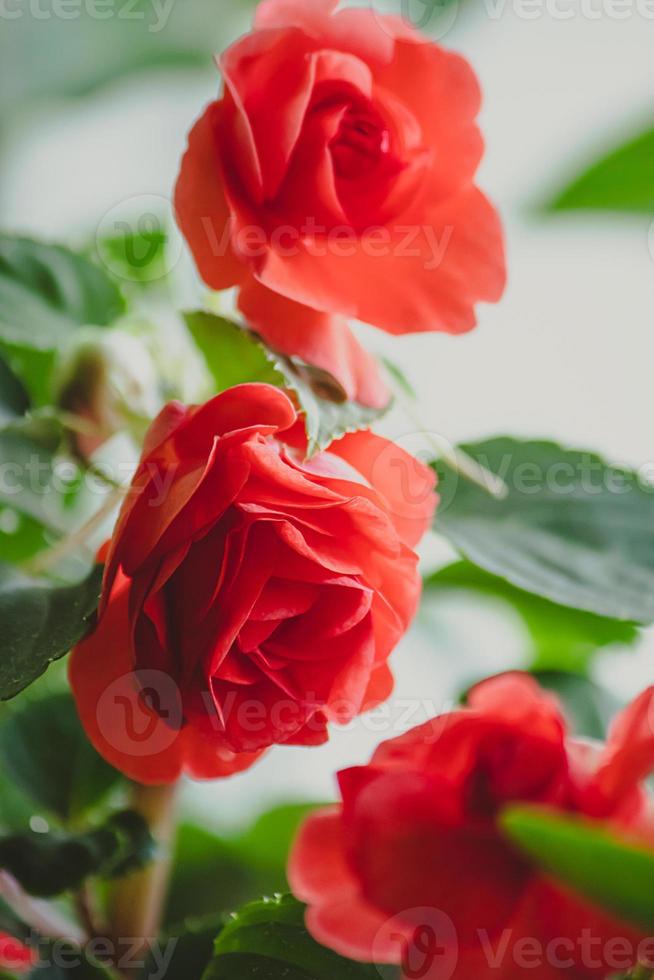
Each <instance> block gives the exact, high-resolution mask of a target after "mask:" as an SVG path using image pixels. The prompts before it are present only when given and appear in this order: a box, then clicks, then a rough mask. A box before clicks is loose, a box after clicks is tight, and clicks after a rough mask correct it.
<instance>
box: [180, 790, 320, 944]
mask: <svg viewBox="0 0 654 980" xmlns="http://www.w3.org/2000/svg"><path fill="white" fill-rule="evenodd" d="M320 805H321V804H317V803H291V804H287V805H285V806H278V807H275V808H274V809H272V810H270V811H269V812H267V813H264V814H263V815H262V816H261V817H259V818H258V819H257V820H256V821H255V823H254V824H253V825H252V826H251V827H248V828H247V829H246V830H245V831H244V832H243V833H241V834H238V835H233V836H229V837H227V836H225V837H219V836H218V835H217V834H214V833H211V832H210V831H208V830H206V829H205V828H204V827H197V826H194V825H193V824H188V823H186V824H182V825H181V826H180V827H179V830H178V833H177V841H176V845H175V856H174V860H173V871H172V879H171V885H170V888H169V891H168V903H167V908H166V914H165V922H166V923H167V924H168V925H170V926H172V925H177V924H178V923H180V922H183V921H184V920H185V919H187V918H188V917H189V916H190V917H194V918H198V917H204V916H206V915H209V914H211V915H214V914H216V913H219V912H228V911H231V910H232V909H233V908H234V907H235V906H237V905H240V904H241V903H242V902H246V901H248V900H249V899H252V898H256V897H257V896H259V895H262V894H273V893H275V892H278V891H285V890H286V889H287V888H288V882H287V880H286V865H287V862H288V855H289V852H290V849H291V844H292V843H293V840H294V839H295V835H296V833H297V830H298V828H299V826H300V824H301V823H302V821H303V820H304V818H305V817H306V816H307V815H308V814H309V813H310V812H311V811H312V810H314V809H316V807H318V806H320Z"/></svg>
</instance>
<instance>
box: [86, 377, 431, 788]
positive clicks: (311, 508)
mask: <svg viewBox="0 0 654 980" xmlns="http://www.w3.org/2000/svg"><path fill="white" fill-rule="evenodd" d="M305 447H306V435H305V433H304V426H303V424H302V423H301V422H300V421H298V419H297V415H296V411H295V408H294V407H293V404H292V403H291V401H290V399H289V398H288V397H287V395H286V394H284V392H282V391H281V390H279V389H277V388H274V387H272V386H270V385H263V384H250V385H240V386H237V387H235V388H231V389H229V390H228V391H225V392H223V393H222V394H220V395H218V396H217V397H216V398H214V399H212V400H211V401H209V402H208V403H207V404H205V405H202V406H201V407H196V408H186V407H184V406H183V405H180V404H179V403H173V404H170V405H168V406H167V407H166V408H165V409H164V411H163V412H162V413H161V415H160V416H159V418H158V419H157V420H156V421H155V422H154V424H153V426H152V428H151V430H150V432H149V435H148V437H147V439H146V444H145V448H144V452H143V457H142V460H141V463H140V466H139V469H138V471H137V473H136V476H135V478H134V482H133V487H132V491H133V492H132V493H131V494H130V496H129V498H128V500H127V501H126V503H125V505H124V507H123V510H122V513H121V516H120V519H119V522H118V525H117V529H116V532H115V536H114V538H113V541H112V543H111V546H110V549H109V553H108V556H107V567H106V575H105V582H104V595H103V600H102V602H101V606H100V616H99V623H98V626H97V628H96V630H95V631H94V632H93V633H92V634H91V635H90V636H89V637H88V638H87V639H85V640H84V641H83V642H82V643H81V644H80V645H79V646H78V647H77V649H76V650H75V651H74V653H73V657H72V661H71V670H70V676H71V683H72V686H73V690H74V693H75V696H76V699H77V704H78V708H79V712H80V716H81V718H82V721H83V723H84V726H85V728H86V731H87V733H88V735H89V737H90V738H91V740H92V742H93V743H94V745H95V746H96V748H97V749H98V750H99V751H100V752H101V753H102V754H103V755H104V756H105V757H106V758H107V759H108V760H109V761H110V762H111V763H113V764H114V765H115V766H117V767H118V768H119V769H121V770H123V771H124V772H125V773H127V775H129V776H131V777H132V778H134V779H137V780H139V781H141V782H144V783H164V782H168V781H172V780H174V779H176V778H177V777H178V776H179V775H180V773H181V772H188V773H189V774H191V775H193V776H196V777H199V778H212V777H216V776H222V775H229V774H231V773H232V772H235V771H238V770H241V769H244V768H246V767H247V766H249V765H250V764H251V763H252V762H253V761H254V760H255V759H256V758H257V756H258V754H259V753H260V752H261V751H262V750H264V749H265V748H266V747H268V746H270V745H272V744H273V743H288V744H302V745H307V744H314V743H320V742H323V741H325V739H326V738H327V731H326V726H327V722H329V721H333V720H340V721H345V720H349V719H351V718H352V717H353V716H355V715H356V714H358V713H359V712H360V711H362V710H364V709H365V708H366V707H367V706H371V705H372V704H374V703H377V702H379V701H380V700H383V699H385V698H386V697H387V696H388V694H389V693H390V690H391V687H392V678H391V674H390V671H389V669H388V666H387V663H386V661H387V659H388V656H389V654H390V653H391V651H392V650H393V648H394V646H395V645H396V643H397V641H398V640H399V638H400V637H401V636H402V634H403V633H404V631H405V630H406V628H407V626H408V624H409V621H410V620H411V617H412V615H413V613H414V610H415V608H416V605H417V602H418V598H419V594H420V578H419V576H418V572H417V568H416V564H417V558H416V555H415V553H414V552H413V550H412V548H413V546H414V545H415V544H416V543H417V541H418V540H419V539H420V537H421V536H422V534H423V532H424V531H425V530H426V528H427V526H428V525H429V522H430V520H431V517H432V513H433V510H434V505H435V496H434V492H433V483H434V479H433V475H432V473H431V471H430V470H429V469H428V468H427V467H425V466H424V465H423V464H422V463H420V462H418V461H417V460H415V459H414V458H413V457H411V456H409V455H407V454H406V453H405V452H404V451H403V450H402V449H400V448H399V447H398V446H396V445H395V444H393V443H390V442H388V441H387V440H385V439H382V438H380V437H379V436H376V435H373V434H372V433H370V432H357V433H354V434H351V435H347V436H345V437H344V438H342V439H339V440H338V441H336V442H334V443H333V444H332V445H331V446H330V447H329V450H328V451H326V452H322V453H320V454H318V455H317V456H314V457H313V458H312V459H310V460H305V459H304V455H305V453H304V449H305Z"/></svg>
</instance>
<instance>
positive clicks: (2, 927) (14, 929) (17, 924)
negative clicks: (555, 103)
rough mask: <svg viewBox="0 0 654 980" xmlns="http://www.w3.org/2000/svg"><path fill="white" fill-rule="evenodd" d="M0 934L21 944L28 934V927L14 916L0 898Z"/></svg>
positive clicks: (11, 910) (12, 911)
mask: <svg viewBox="0 0 654 980" xmlns="http://www.w3.org/2000/svg"><path fill="white" fill-rule="evenodd" d="M0 932H4V933H6V934H7V935H8V936H13V937H14V939H19V940H20V941H21V942H25V940H26V939H27V938H28V936H29V934H30V928H29V926H27V925H25V923H24V922H23V921H22V920H21V919H20V918H19V917H18V916H17V915H16V913H15V912H14V910H13V909H12V908H11V907H10V906H9V905H8V904H7V902H5V900H4V898H0Z"/></svg>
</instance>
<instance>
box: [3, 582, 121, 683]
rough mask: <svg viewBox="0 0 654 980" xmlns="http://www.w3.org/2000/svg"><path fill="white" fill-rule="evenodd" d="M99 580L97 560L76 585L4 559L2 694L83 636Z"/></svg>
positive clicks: (36, 674) (26, 680)
mask: <svg viewBox="0 0 654 980" xmlns="http://www.w3.org/2000/svg"><path fill="white" fill-rule="evenodd" d="M101 586H102V566H99V565H98V566H96V567H95V568H94V569H93V570H92V571H91V573H90V575H89V576H88V577H87V578H86V579H84V580H83V581H81V582H78V583H77V584H75V585H57V584H55V583H54V582H51V581H48V580H46V579H34V578H29V577H28V576H26V575H24V574H23V573H22V572H20V571H18V570H17V569H16V568H12V567H11V566H10V565H5V564H0V631H1V634H2V642H3V649H2V660H1V661H0V700H8V699H9V698H13V697H15V696H16V695H17V694H19V693H20V692H21V691H22V690H24V689H25V688H26V687H28V686H29V685H30V684H31V683H32V682H33V681H35V680H36V679H37V677H40V676H41V674H43V673H44V671H45V670H46V669H47V668H48V667H49V665H50V664H51V663H52V662H53V661H54V660H59V659H60V658H61V657H63V656H65V655H66V654H67V653H68V652H69V650H70V649H71V648H72V647H73V646H74V645H75V644H76V643H77V642H78V641H79V640H80V639H81V638H82V637H83V636H84V634H85V633H86V632H87V630H88V628H89V622H90V619H91V617H92V615H93V614H94V612H95V609H96V607H97V604H98V599H99V596H100V590H101Z"/></svg>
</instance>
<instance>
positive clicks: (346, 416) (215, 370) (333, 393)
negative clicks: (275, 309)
mask: <svg viewBox="0 0 654 980" xmlns="http://www.w3.org/2000/svg"><path fill="white" fill-rule="evenodd" d="M185 320H186V324H187V326H188V328H189V330H190V332H191V334H192V336H193V339H194V341H195V343H196V345H197V347H198V348H199V350H200V352H201V353H202V355H203V356H204V359H205V361H206V364H207V367H208V369H209V372H210V373H211V375H212V377H213V380H214V382H215V385H216V390H217V391H219V392H220V391H224V390H225V389H226V388H231V387H232V386H233V385H236V384H243V383H245V382H252V381H259V382H264V383H266V384H271V385H275V386H276V387H278V388H285V389H287V390H290V391H291V392H293V393H294V394H295V396H296V399H297V403H298V407H299V409H300V411H301V412H302V413H303V414H304V416H305V425H306V430H307V439H308V450H307V454H308V455H309V456H312V455H313V454H314V453H316V452H319V451H320V450H322V449H325V448H326V447H327V446H329V444H330V443H331V442H333V441H334V440H335V439H339V438H340V437H341V436H343V435H345V433H347V432H356V431H358V430H359V429H365V428H368V427H369V426H370V425H371V424H372V423H373V422H374V421H375V419H378V418H380V417H381V416H382V415H383V414H384V412H385V411H386V410H387V409H388V407H389V406H386V408H384V409H372V408H367V407H366V406H365V405H360V404H359V403H358V402H353V401H348V400H347V397H346V395H345V392H344V391H343V389H342V388H341V386H340V385H339V383H338V381H337V380H336V379H335V378H333V377H332V376H331V375H330V374H328V373H327V372H326V371H322V370H320V369H319V368H316V367H313V366H311V365H309V364H305V363H304V362H302V361H299V360H297V359H295V358H294V359H293V360H291V359H289V358H286V357H282V356H281V355H279V354H276V353H275V352H274V351H272V350H270V349H269V348H268V347H266V345H265V344H264V343H263V341H262V340H261V339H260V338H259V337H258V336H257V335H256V334H254V333H252V331H251V330H247V329H245V328H243V327H240V326H239V325H238V324H236V323H232V322H231V321H230V320H225V319H223V318H222V317H218V316H215V315H214V314H213V313H204V312H200V313H187V314H186V315H185Z"/></svg>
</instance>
